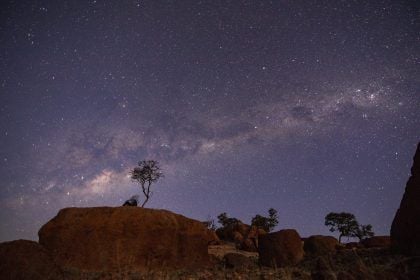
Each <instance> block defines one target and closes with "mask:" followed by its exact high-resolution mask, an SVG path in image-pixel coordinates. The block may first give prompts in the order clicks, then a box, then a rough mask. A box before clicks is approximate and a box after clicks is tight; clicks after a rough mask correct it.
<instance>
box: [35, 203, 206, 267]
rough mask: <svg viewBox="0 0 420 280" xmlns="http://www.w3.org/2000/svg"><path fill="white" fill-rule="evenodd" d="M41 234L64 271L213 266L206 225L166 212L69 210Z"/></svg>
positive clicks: (46, 245)
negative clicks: (209, 257)
mask: <svg viewBox="0 0 420 280" xmlns="http://www.w3.org/2000/svg"><path fill="white" fill-rule="evenodd" d="M38 234H39V243H40V244H41V245H43V246H44V247H45V248H46V249H47V250H49V251H50V253H51V255H52V256H53V258H54V260H55V261H56V263H57V264H59V265H60V266H61V267H63V268H64V269H79V270H87V271H121V270H133V271H145V270H149V269H162V270H170V269H177V268H191V267H194V268H197V267H204V266H206V265H207V264H208V262H209V259H208V253H207V242H208V236H207V234H208V233H207V229H206V228H205V227H204V226H203V224H202V223H201V222H199V221H195V220H192V219H189V218H186V217H184V216H181V215H177V214H174V213H172V212H169V211H166V210H155V209H145V208H138V207H94V208H66V209H63V210H61V211H60V212H59V213H58V215H57V216H56V217H54V218H53V219H52V220H50V221H49V222H48V223H47V224H45V225H44V226H43V227H42V228H41V229H40V231H39V233H38Z"/></svg>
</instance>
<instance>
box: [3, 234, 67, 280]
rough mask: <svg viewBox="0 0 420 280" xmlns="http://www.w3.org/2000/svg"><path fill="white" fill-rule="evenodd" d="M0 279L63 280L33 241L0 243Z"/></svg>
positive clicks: (52, 263)
mask: <svg viewBox="0 0 420 280" xmlns="http://www.w3.org/2000/svg"><path fill="white" fill-rule="evenodd" d="M0 279H4V280H7V279H11V280H12V279H28V280H37V279H40V280H41V279H42V280H44V279H51V280H55V279H63V275H62V272H61V271H60V269H59V268H58V266H57V265H56V264H55V263H54V261H53V259H52V258H51V256H50V255H49V254H48V252H47V250H46V249H45V248H43V247H42V246H41V245H39V244H38V243H36V242H34V241H29V240H15V241H11V242H4V243H0Z"/></svg>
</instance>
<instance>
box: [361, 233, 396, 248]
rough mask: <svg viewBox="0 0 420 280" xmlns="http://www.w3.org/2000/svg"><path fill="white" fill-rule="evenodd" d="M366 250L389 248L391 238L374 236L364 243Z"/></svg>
mask: <svg viewBox="0 0 420 280" xmlns="http://www.w3.org/2000/svg"><path fill="white" fill-rule="evenodd" d="M362 244H363V246H364V247H366V248H375V247H389V246H390V245H391V238H390V237H389V236H373V237H370V238H366V239H365V240H363V241H362Z"/></svg>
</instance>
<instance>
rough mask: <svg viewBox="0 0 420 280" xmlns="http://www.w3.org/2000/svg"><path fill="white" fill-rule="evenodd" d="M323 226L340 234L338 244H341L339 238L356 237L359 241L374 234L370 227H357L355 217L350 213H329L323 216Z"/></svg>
mask: <svg viewBox="0 0 420 280" xmlns="http://www.w3.org/2000/svg"><path fill="white" fill-rule="evenodd" d="M325 225H326V226H329V227H330V231H331V232H334V231H338V232H340V236H339V238H338V242H340V243H341V237H343V236H345V237H357V238H358V239H359V241H362V240H363V239H365V238H368V237H372V236H374V235H375V233H374V232H373V230H372V225H359V222H357V220H356V217H355V216H354V215H353V214H351V213H345V212H341V213H333V212H332V213H329V214H328V215H327V216H325Z"/></svg>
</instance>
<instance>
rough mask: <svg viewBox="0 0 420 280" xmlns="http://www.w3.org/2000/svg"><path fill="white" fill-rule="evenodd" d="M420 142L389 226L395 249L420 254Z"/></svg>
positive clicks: (409, 253)
mask: <svg viewBox="0 0 420 280" xmlns="http://www.w3.org/2000/svg"><path fill="white" fill-rule="evenodd" d="M419 202H420V143H419V144H418V146H417V151H416V154H415V155H414V163H413V166H412V167H411V177H410V178H409V179H408V182H407V186H406V188H405V192H404V195H403V198H402V200H401V205H400V208H399V209H398V211H397V213H396V214H395V217H394V221H393V222H392V226H391V243H392V247H393V249H394V250H395V251H397V252H400V253H403V254H408V255H420V218H419V217H420V203H419Z"/></svg>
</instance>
